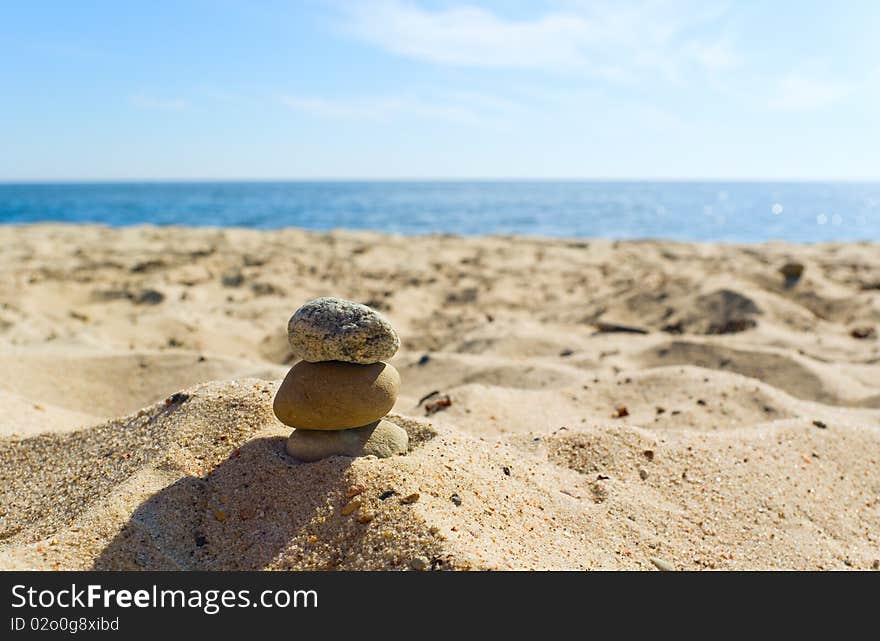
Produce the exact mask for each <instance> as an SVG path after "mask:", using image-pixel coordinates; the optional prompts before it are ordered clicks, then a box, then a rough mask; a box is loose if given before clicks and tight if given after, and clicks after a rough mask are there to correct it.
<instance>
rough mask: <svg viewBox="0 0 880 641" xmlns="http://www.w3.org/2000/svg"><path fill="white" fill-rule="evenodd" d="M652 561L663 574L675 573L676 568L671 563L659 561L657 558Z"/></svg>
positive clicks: (653, 557)
mask: <svg viewBox="0 0 880 641" xmlns="http://www.w3.org/2000/svg"><path fill="white" fill-rule="evenodd" d="M650 561H651V563H653V564H654V565H655V566H656V567H657V569H658V570H660V571H661V572H675V566H674V565H672V563H670V562H669V561H664V560H663V559H658V558H657V557H656V556H652V557H651V559H650Z"/></svg>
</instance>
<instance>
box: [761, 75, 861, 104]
mask: <svg viewBox="0 0 880 641" xmlns="http://www.w3.org/2000/svg"><path fill="white" fill-rule="evenodd" d="M850 93H851V88H850V86H849V85H847V84H845V83H843V82H838V81H833V80H818V79H816V78H810V77H807V76H803V75H800V74H798V73H789V74H787V75H785V76H783V77H782V78H781V79H780V80H779V82H778V83H777V86H776V88H775V90H774V93H773V95H772V96H771V98H770V107H772V108H773V109H779V110H782V111H810V110H814V109H821V108H823V107H828V106H830V105H832V104H834V103H837V102H839V101H840V100H843V99H844V98H846V97H847V96H848V95H849V94H850Z"/></svg>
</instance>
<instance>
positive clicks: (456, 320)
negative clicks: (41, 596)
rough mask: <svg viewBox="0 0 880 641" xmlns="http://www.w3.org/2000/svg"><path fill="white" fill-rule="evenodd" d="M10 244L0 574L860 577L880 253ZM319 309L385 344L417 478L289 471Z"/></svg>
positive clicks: (45, 233)
mask: <svg viewBox="0 0 880 641" xmlns="http://www.w3.org/2000/svg"><path fill="white" fill-rule="evenodd" d="M0 243H2V247H3V249H2V252H0V268H2V273H3V274H4V278H3V279H2V280H0V410H2V411H0V568H3V569H12V568H15V569H90V568H96V569H327V568H332V569H410V568H424V569H538V570H541V569H566V570H569V569H570V570H602V569H633V570H635V569H642V570H656V569H657V568H658V567H674V568H676V569H680V570H702V569H722V570H724V569H731V570H733V569H801V570H811V569H840V570H844V569H871V568H875V569H876V568H878V567H880V340H878V339H877V337H876V331H877V327H878V325H880V246H878V245H877V244H870V243H850V244H828V245H815V246H799V245H791V244H783V243H770V244H765V245H753V246H746V245H742V246H735V245H721V244H693V243H675V242H657V241H644V242H612V241H604V240H577V241H574V240H570V241H566V240H546V239H526V238H500V237H498V238H496V237H484V238H458V237H452V236H432V237H421V238H404V237H400V236H393V235H380V234H376V233H352V232H332V233H307V232H304V231H299V230H283V231H276V232H259V231H246V230H217V229H183V228H161V229H160V228H153V227H137V228H130V229H123V230H112V229H108V228H104V227H99V226H64V225H37V226H25V227H13V226H4V227H0ZM787 263H799V264H802V265H803V266H804V272H803V275H802V277H801V278H800V280H799V281H797V282H791V281H789V282H788V283H786V279H785V277H784V276H783V275H782V274H781V273H780V271H779V270H780V268H782V267H783V265H785V264H787ZM324 295H332V296H340V297H343V298H348V299H351V300H355V301H358V302H362V303H367V304H369V305H371V306H373V307H375V308H376V309H378V310H380V311H382V312H383V313H384V314H385V315H386V316H387V317H388V318H389V319H390V320H391V322H392V323H393V324H394V325H395V327H396V328H397V330H398V331H399V333H400V336H401V339H402V346H401V350H400V351H399V352H398V354H397V355H396V356H395V357H394V358H393V359H392V361H391V362H392V364H394V365H395V367H397V369H398V370H400V373H401V377H402V381H403V383H402V388H401V396H400V398H399V399H398V401H397V404H396V406H395V409H394V413H393V414H392V415H391V420H393V422H395V423H397V424H398V425H400V426H401V427H403V428H404V429H406V430H407V431H408V433H409V436H410V451H409V453H408V454H407V455H406V456H400V457H394V458H391V459H384V460H380V459H375V458H362V459H347V458H341V457H335V458H332V459H328V460H324V461H320V462H317V463H309V464H303V463H297V462H296V461H293V460H292V459H290V458H289V457H288V456H287V455H286V454H285V452H284V442H285V439H286V436H287V435H288V433H289V430H288V428H286V427H285V426H283V425H282V424H280V423H279V422H278V421H277V420H276V419H275V417H274V416H273V414H272V409H271V407H272V397H273V394H274V392H275V390H276V389H277V386H278V385H279V383H280V380H281V379H282V378H283V376H284V374H285V372H286V371H287V369H288V368H289V367H290V365H291V363H292V359H291V356H290V353H289V351H288V348H287V345H286V334H285V333H286V324H287V320H288V318H289V316H290V314H291V313H292V312H293V311H294V310H295V309H296V308H297V307H299V306H300V305H301V304H302V303H303V302H305V301H306V300H309V299H311V298H315V297H318V296H324ZM623 330H626V331H623ZM425 397H427V398H425Z"/></svg>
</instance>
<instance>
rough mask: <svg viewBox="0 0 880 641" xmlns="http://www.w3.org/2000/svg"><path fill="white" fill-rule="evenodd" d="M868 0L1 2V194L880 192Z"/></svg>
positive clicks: (879, 85)
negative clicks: (591, 182)
mask: <svg viewBox="0 0 880 641" xmlns="http://www.w3.org/2000/svg"><path fill="white" fill-rule="evenodd" d="M878 25H880V2H876V1H874V0H864V1H858V0H847V1H846V2H839V3H832V2H827V0H820V1H813V0H798V1H794V0H792V1H785V0H775V1H773V2H758V1H757V0H754V1H745V0H743V1H740V2H714V1H713V0H703V1H684V0H682V1H667V2H664V1H651V0H645V1H638V0H632V1H630V2H625V1H618V2H579V1H558V2H552V1H551V2H519V1H515V0H509V1H507V2H476V1H474V2H456V1H451V2H428V1H416V0H376V1H372V0H362V1H358V2H355V1H354V0H352V1H349V2H341V1H339V2H332V1H331V2H316V1H315V2H310V1H303V2H292V1H290V2H282V1H280V0H275V1H260V0H250V1H244V0H241V1H237V0H212V1H208V0H190V1H187V0H178V1H175V2H163V1H153V2H135V1H131V2H119V1H118V0H116V1H113V2H89V1H87V0H84V1H82V2H66V1H65V2H61V1H58V2H41V1H39V0H34V1H32V2H2V3H0V54H2V55H0V180H6V181H14V180H64V179H68V180H69V179H90V180H93V179H97V180H122V179H163V178H172V179H210V178H218V179H235V178H257V179H274V178H302V179H309V178H431V177H446V178H524V177H532V178H672V179H687V178H706V179H712V178H731V179H753V178H755V179H765V180H773V179H850V180H854V179H878V178H880V126H878V123H877V120H878V114H880V38H878V37H877V28H878Z"/></svg>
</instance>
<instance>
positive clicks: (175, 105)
mask: <svg viewBox="0 0 880 641" xmlns="http://www.w3.org/2000/svg"><path fill="white" fill-rule="evenodd" d="M130 102H131V104H132V105H134V106H135V107H137V108H138V109H148V110H151V111H184V110H186V109H188V108H189V102H188V101H186V100H183V99H181V98H157V97H155V96H150V95H148V94H144V93H138V94H135V95H133V96H131V98H130Z"/></svg>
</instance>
